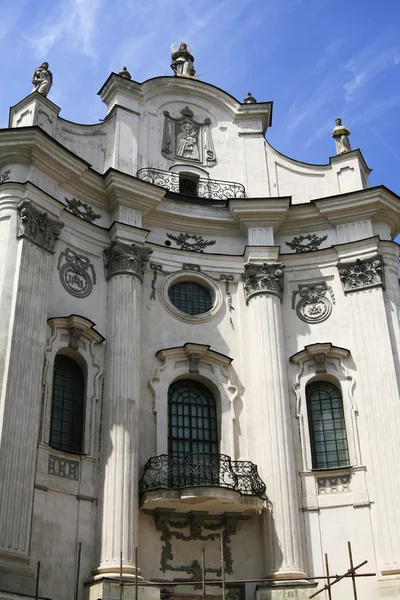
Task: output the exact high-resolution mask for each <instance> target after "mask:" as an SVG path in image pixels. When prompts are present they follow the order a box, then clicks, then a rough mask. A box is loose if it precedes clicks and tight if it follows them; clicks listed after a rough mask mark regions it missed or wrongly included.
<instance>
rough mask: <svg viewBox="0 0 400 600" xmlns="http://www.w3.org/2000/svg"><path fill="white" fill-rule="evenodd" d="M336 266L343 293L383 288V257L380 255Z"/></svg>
mask: <svg viewBox="0 0 400 600" xmlns="http://www.w3.org/2000/svg"><path fill="white" fill-rule="evenodd" d="M337 267H338V270H339V275H340V279H341V280H342V285H343V290H344V293H345V294H349V293H351V292H358V291H360V290H367V289H370V288H375V287H383V289H385V274H384V270H383V259H382V256H380V255H376V256H374V257H373V258H370V259H366V260H361V259H360V258H358V259H357V260H356V261H355V262H352V263H339V264H338V265H337Z"/></svg>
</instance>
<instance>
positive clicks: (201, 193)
mask: <svg viewBox="0 0 400 600" xmlns="http://www.w3.org/2000/svg"><path fill="white" fill-rule="evenodd" d="M137 177H138V178H139V179H142V180H143V181H147V182H148V183H153V184H154V185H158V186H159V187H163V188H166V189H167V190H169V191H170V192H173V193H175V194H180V195H182V196H187V197H190V198H202V199H204V200H228V199H230V198H245V197H246V190H245V188H244V186H243V185H242V184H241V183H236V182H234V181H222V180H218V179H207V178H205V177H197V176H196V175H193V174H191V173H182V172H181V173H173V172H171V171H163V170H162V169H154V168H150V167H146V168H144V169H139V171H138V172H137Z"/></svg>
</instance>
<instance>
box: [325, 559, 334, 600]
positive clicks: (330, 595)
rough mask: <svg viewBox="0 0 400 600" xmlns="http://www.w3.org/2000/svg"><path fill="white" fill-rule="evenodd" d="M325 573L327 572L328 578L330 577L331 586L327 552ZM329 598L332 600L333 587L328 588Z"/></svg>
mask: <svg viewBox="0 0 400 600" xmlns="http://www.w3.org/2000/svg"><path fill="white" fill-rule="evenodd" d="M325 571H326V576H327V577H328V584H329V562H328V555H327V553H326V552H325ZM328 598H329V600H332V591H331V586H329V587H328Z"/></svg>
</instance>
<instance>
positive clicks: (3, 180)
mask: <svg viewBox="0 0 400 600" xmlns="http://www.w3.org/2000/svg"><path fill="white" fill-rule="evenodd" d="M10 173H11V171H10V169H7V170H6V171H3V172H2V174H1V175H0V183H6V181H9V179H10Z"/></svg>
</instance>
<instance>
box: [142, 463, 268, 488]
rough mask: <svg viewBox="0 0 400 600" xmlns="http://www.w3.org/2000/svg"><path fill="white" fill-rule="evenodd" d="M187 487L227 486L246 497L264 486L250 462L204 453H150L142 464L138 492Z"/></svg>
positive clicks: (254, 466) (255, 467)
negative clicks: (142, 468)
mask: <svg viewBox="0 0 400 600" xmlns="http://www.w3.org/2000/svg"><path fill="white" fill-rule="evenodd" d="M188 487H221V488H229V489H232V490H236V491H238V492H240V493H241V494H244V495H246V496H260V497H262V496H263V495H264V494H265V489H266V488H265V483H264V482H263V481H262V480H261V478H260V476H259V474H258V471H257V466H256V465H254V464H253V463H252V462H250V461H244V460H231V459H230V457H229V456H226V455H225V454H206V453H198V454H197V453H196V454H195V453H194V454H186V455H185V456H170V455H168V454H161V455H160V456H153V457H152V458H150V459H149V460H148V461H147V463H146V464H145V467H144V473H143V477H142V479H141V480H140V484H139V489H140V493H143V492H146V491H149V490H159V489H182V488H188Z"/></svg>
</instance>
